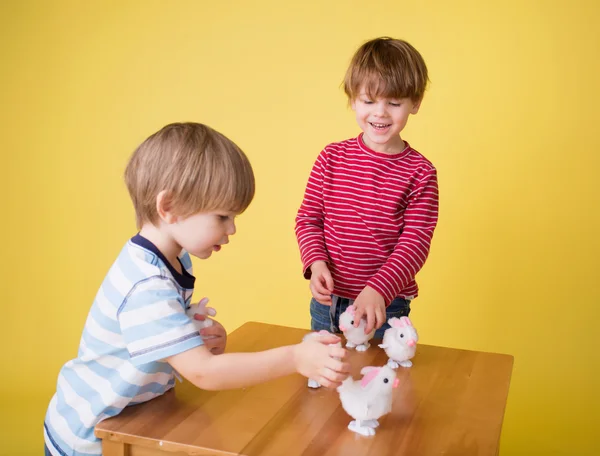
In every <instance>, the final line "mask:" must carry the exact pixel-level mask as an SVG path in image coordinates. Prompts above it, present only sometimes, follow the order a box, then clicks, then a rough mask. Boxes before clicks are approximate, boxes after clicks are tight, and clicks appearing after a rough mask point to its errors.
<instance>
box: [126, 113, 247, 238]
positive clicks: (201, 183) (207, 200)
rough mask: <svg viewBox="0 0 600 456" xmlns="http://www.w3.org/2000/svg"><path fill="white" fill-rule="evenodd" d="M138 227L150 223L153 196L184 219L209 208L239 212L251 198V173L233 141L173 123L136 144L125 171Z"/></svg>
mask: <svg viewBox="0 0 600 456" xmlns="http://www.w3.org/2000/svg"><path fill="white" fill-rule="evenodd" d="M125 183H126V184H127V189H128V190H129V195H130V196H131V200H132V201H133V206H134V208H135V214H136V221H137V226H138V228H141V226H142V225H143V224H144V223H147V222H150V223H152V224H156V223H157V222H158V219H159V216H158V213H157V210H156V198H157V196H158V194H159V193H160V192H161V191H163V190H165V191H166V195H167V198H168V202H169V207H170V208H171V210H172V211H174V213H175V214H176V215H178V216H181V217H188V216H190V215H193V214H197V213H199V212H209V211H215V210H223V211H231V212H234V213H236V214H239V213H242V212H243V211H244V210H245V209H246V208H247V207H248V206H249V205H250V202H251V201H252V198H253V197H254V173H253V172H252V166H251V165H250V162H249V161H248V158H247V157H246V155H245V154H244V152H242V150H241V149H240V148H239V147H238V146H236V145H235V144H234V143H233V141H231V140H229V139H227V138H226V137H225V136H223V135H222V134H221V133H219V132H217V131H215V130H213V129H212V128H210V127H207V126H206V125H203V124H199V123H192V122H188V123H173V124H170V125H167V126H165V127H163V128H162V129H161V130H159V131H158V132H156V133H154V134H153V135H152V136H150V137H149V138H148V139H146V140H145V141H144V142H143V143H142V144H140V145H139V146H138V148H137V149H136V150H135V152H134V153H133V155H132V156H131V158H130V160H129V163H128V164H127V168H126V169H125Z"/></svg>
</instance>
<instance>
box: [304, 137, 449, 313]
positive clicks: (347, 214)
mask: <svg viewBox="0 0 600 456" xmlns="http://www.w3.org/2000/svg"><path fill="white" fill-rule="evenodd" d="M437 219H438V185H437V173H436V170H435V168H434V166H433V165H432V164H431V163H430V162H429V161H428V160H427V159H426V158H425V157H423V155H421V154H420V153H419V152H417V151H416V150H414V149H412V148H411V147H410V146H409V145H408V143H407V144H406V147H405V149H404V150H403V151H402V152H400V153H398V154H395V155H389V154H384V153H380V152H375V151H373V150H371V149H369V148H368V147H367V146H366V145H365V144H364V142H363V141H362V135H361V136H359V137H357V138H353V139H349V140H346V141H343V142H339V143H333V144H330V145H328V146H327V147H325V149H324V150H323V151H322V152H321V153H320V155H319V157H318V158H317V160H316V162H315V164H314V166H313V169H312V171H311V173H310V177H309V179H308V184H307V186H306V191H305V194H304V200H303V201H302V205H301V206H300V209H299V210H298V215H297V217H296V237H297V240H298V245H299V247H300V255H301V259H302V264H303V268H304V269H303V271H304V276H305V277H306V278H307V279H309V278H310V275H311V272H310V266H311V265H312V264H313V263H314V262H315V261H318V260H323V261H325V262H327V263H328V266H329V269H330V271H331V274H332V276H333V280H334V285H335V288H334V291H333V293H334V294H335V295H338V296H341V297H344V298H349V299H356V297H357V296H358V294H359V293H360V292H361V291H362V290H363V288H364V287H365V286H366V285H369V286H370V287H372V288H374V289H375V290H376V291H377V292H378V293H379V294H381V295H382V296H383V298H384V300H385V302H386V305H389V303H390V302H391V301H392V300H393V299H394V298H395V297H397V296H401V297H405V298H413V297H416V296H417V294H418V287H417V283H416V281H415V275H416V274H417V272H418V271H419V270H420V269H421V268H422V267H423V265H424V264H425V260H426V259H427V256H428V254H429V248H430V245H431V239H432V236H433V232H434V229H435V227H436V224H437Z"/></svg>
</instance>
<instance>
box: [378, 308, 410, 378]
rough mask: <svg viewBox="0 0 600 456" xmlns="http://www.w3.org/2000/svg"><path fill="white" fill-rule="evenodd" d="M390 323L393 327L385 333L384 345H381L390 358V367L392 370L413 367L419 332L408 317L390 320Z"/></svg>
mask: <svg viewBox="0 0 600 456" xmlns="http://www.w3.org/2000/svg"><path fill="white" fill-rule="evenodd" d="M388 323H389V324H390V326H391V327H390V328H388V329H387V330H386V331H385V333H383V343H382V344H380V345H379V346H380V347H381V348H383V349H384V350H385V354H386V355H388V357H389V358H390V359H389V361H388V366H390V367H391V368H392V369H396V368H397V367H398V366H402V367H410V366H412V361H411V359H412V358H413V357H414V356H415V352H416V351H417V342H418V341H419V335H418V334H417V330H416V329H415V327H414V326H413V325H412V323H411V321H410V319H409V318H408V317H400V318H390V319H389V320H388Z"/></svg>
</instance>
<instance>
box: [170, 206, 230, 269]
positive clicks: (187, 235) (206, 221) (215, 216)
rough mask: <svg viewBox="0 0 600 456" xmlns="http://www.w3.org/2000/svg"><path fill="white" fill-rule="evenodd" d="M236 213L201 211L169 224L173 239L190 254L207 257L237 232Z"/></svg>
mask: <svg viewBox="0 0 600 456" xmlns="http://www.w3.org/2000/svg"><path fill="white" fill-rule="evenodd" d="M235 216H236V214H235V213H233V212H228V211H214V212H201V213H199V214H195V215H191V216H189V217H186V218H184V219H178V220H177V221H176V222H174V223H172V224H170V225H169V230H170V232H171V235H172V236H173V239H174V240H175V242H177V244H179V245H180V246H181V247H182V248H183V249H185V250H186V251H187V252H188V253H189V254H190V255H193V256H195V257H197V258H201V259H206V258H208V257H210V256H211V255H212V253H213V252H218V251H219V250H221V246H222V245H224V244H228V243H229V236H233V235H234V234H235Z"/></svg>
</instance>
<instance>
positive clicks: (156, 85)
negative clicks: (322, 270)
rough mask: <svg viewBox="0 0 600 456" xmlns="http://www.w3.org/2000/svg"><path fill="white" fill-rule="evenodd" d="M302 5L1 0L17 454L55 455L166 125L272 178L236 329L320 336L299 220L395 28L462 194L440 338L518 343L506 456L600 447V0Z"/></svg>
mask: <svg viewBox="0 0 600 456" xmlns="http://www.w3.org/2000/svg"><path fill="white" fill-rule="evenodd" d="M295 3H296V4H293V3H288V2H281V1H274V0H260V1H251V2H244V1H228V2H218V1H189V2H184V1H177V2H176V1H173V2H168V1H162V2H159V1H143V2H142V1H138V2H120V1H105V2H80V1H72V2H65V1H54V2H50V1H39V2H34V1H23V2H18V1H16V0H15V1H10V0H8V1H4V2H1V4H0V52H1V54H0V57H1V59H0V61H1V65H2V72H1V75H0V87H1V93H2V96H1V105H2V108H1V116H2V118H1V119H0V120H1V122H0V125H1V129H2V132H1V134H0V150H1V153H2V167H1V171H0V173H1V179H0V185H1V190H2V195H3V208H2V209H3V210H2V233H3V235H2V240H3V243H2V248H1V251H2V261H1V262H0V264H1V267H2V274H1V286H2V290H1V296H2V300H3V302H2V309H3V314H4V316H3V318H2V330H1V331H0V342H1V344H2V348H1V353H0V356H1V357H0V363H1V364H0V365H1V366H2V372H3V375H2V382H1V390H0V394H1V396H0V404H1V405H0V408H1V416H0V417H1V420H2V422H1V423H0V424H1V425H0V452H2V454H6V455H17V454H32V455H33V454H40V452H41V451H42V444H43V443H42V420H43V415H44V412H45V408H46V405H47V401H48V400H49V399H50V397H51V395H52V393H53V391H54V387H55V381H56V375H57V373H58V370H59V368H60V366H61V365H62V363H64V362H65V361H67V360H68V359H69V358H71V357H73V356H74V355H75V354H76V351H77V346H78V341H79V337H80V334H81V331H82V328H83V323H84V320H85V318H86V315H87V312H88V309H89V306H90V304H91V303H92V300H93V298H94V295H95V293H96V291H97V288H98V286H99V285H100V283H101V281H102V279H103V277H104V274H105V273H106V271H107V269H108V267H109V266H110V264H111V263H112V262H113V260H114V259H115V257H116V255H117V253H118V252H119V250H120V249H121V247H122V245H123V243H124V242H125V241H126V240H127V239H128V237H130V236H131V235H133V234H134V233H135V226H134V215H133V211H132V207H131V204H130V202H129V199H128V196H127V193H126V189H125V186H124V184H123V180H122V174H123V170H124V166H125V163H126V161H127V158H128V156H129V155H130V153H131V152H132V151H133V149H134V148H135V147H136V146H137V144H138V143H140V142H141V141H142V140H143V139H144V138H145V137H146V136H148V135H149V134H150V133H152V132H154V131H156V130H157V129H159V128H160V127H162V126H163V125H164V124H166V123H170V122H172V121H181V120H193V121H201V122H204V123H207V124H209V125H211V126H213V127H214V128H216V129H217V130H220V131H222V132H223V133H225V134H226V135H228V136H229V137H231V138H232V139H233V140H234V141H236V142H237V143H238V144H239V145H240V146H241V147H242V148H243V149H244V150H245V151H246V152H247V154H248V156H249V157H250V159H251V161H252V163H253V166H254V169H255V172H256V176H257V183H258V188H257V194H256V199H255V200H254V202H253V204H252V205H251V206H250V208H249V210H248V211H247V212H246V213H245V214H243V215H242V216H241V217H240V218H239V223H238V234H237V235H236V236H235V237H234V238H233V239H232V242H231V244H230V245H228V246H227V247H226V248H225V249H224V250H223V251H222V252H220V253H219V254H217V255H215V256H214V258H211V259H210V260H209V261H205V262H200V261H196V262H195V268H196V275H197V277H198V281H197V284H198V288H197V290H198V292H197V295H196V297H200V296H203V295H206V296H209V297H210V298H211V302H212V304H213V305H214V306H215V307H217V309H218V312H219V318H220V319H221V321H222V322H223V323H224V325H225V326H226V327H227V328H228V329H229V330H233V329H235V328H236V327H238V326H239V325H241V324H242V323H243V322H245V321H248V320H258V321H264V322H271V323H278V324H283V325H290V326H296V327H303V328H308V325H309V316H308V301H309V291H308V289H307V283H306V282H305V281H304V280H303V279H302V277H301V274H300V269H301V268H300V260H299V254H298V252H297V246H296V241H295V237H294V234H293V227H294V216H295V213H296V210H297V208H298V205H299V204H300V201H301V198H302V195H303V191H304V185H305V183H306V179H307V177H308V173H309V170H310V168H311V166H312V163H313V161H314V159H315V158H316V156H317V154H318V152H319V151H320V150H321V148H322V147H323V146H325V145H326V144H327V143H329V142H332V141H337V140H342V139H346V138H348V137H352V136H354V135H356V134H357V133H358V132H359V130H358V127H357V126H356V123H355V121H354V117H353V115H352V112H351V111H350V110H349V109H348V108H347V107H346V100H345V98H344V95H343V93H342V91H341V89H340V87H339V85H340V82H341V80H342V77H343V74H344V71H345V69H346V66H347V64H348V62H349V59H350V57H351V55H352V53H353V52H354V51H355V49H356V48H357V47H358V46H359V45H360V44H361V43H362V42H363V41H365V40H367V39H369V38H373V37H376V36H382V35H391V36H394V37H400V38H404V39H406V40H408V41H410V42H411V43H412V44H414V45H415V46H416V47H417V48H418V49H419V50H420V51H421V53H422V54H423V56H424V57H425V59H426V61H427V63H428V66H429V70H430V74H431V80H432V84H431V86H430V89H429V91H428V92H427V94H426V97H425V101H424V103H423V106H422V109H421V112H420V113H419V114H418V115H417V116H415V117H413V118H412V119H411V120H410V121H409V125H408V127H407V129H406V130H405V134H404V135H403V136H404V137H405V139H407V140H408V141H409V142H410V143H411V144H412V145H413V146H414V147H415V148H417V149H418V150H420V151H421V152H423V153H424V154H425V155H426V156H427V157H428V158H429V159H430V160H432V161H433V162H434V164H435V165H436V167H437V169H438V172H439V184H440V194H441V201H440V221H439V225H438V228H437V231H436V235H435V238H434V243H433V247H432V251H431V254H430V257H429V260H428V262H427V264H426V265H425V268H424V269H423V271H422V272H421V273H420V274H419V276H418V280H419V283H420V286H421V290H422V291H421V296H420V297H419V298H418V299H417V300H416V301H415V302H414V306H413V309H414V312H413V314H412V315H411V316H412V317H413V321H414V323H415V325H416V326H417V327H418V329H419V332H420V335H421V341H422V342H423V343H426V344H436V345H443V346H450V347H460V348H466V349H474V350H484V351H493V352H501V353H509V354H513V355H514V356H515V366H514V371H513V378H512V383H511V389H510V395H509V400H508V405H507V410H506V416H505V422H504V428H503V436H502V441H501V454H503V455H538V454H539V455H597V454H600V444H599V443H598V436H597V429H598V421H599V420H600V412H599V409H600V401H599V394H598V392H597V388H598V385H599V382H598V379H597V374H598V365H599V361H600V357H599V356H598V349H599V347H600V344H599V343H598V337H597V334H598V317H599V316H600V315H599V311H598V306H599V304H600V293H599V281H600V280H599V271H598V257H599V255H600V245H599V239H600V237H599V234H600V217H599V215H598V212H599V211H598V209H599V203H600V191H599V190H598V185H599V184H598V178H599V176H598V174H599V172H598V171H599V169H600V167H599V165H600V159H599V153H600V140H599V139H598V138H599V136H598V106H599V105H600V96H599V95H600V89H599V81H600V64H599V61H600V59H599V55H600V32H599V29H600V27H599V26H598V23H599V20H600V6H599V5H600V4H599V3H598V2H597V1H594V0H590V1H584V0H569V1H567V0H564V1H558V0H556V1H550V0H549V1H542V0H539V1H521V0H503V1H493V2H481V1H468V0H457V1H452V2H449V1H445V0H429V1H420V2H416V1H403V0H393V1H385V0H380V1H377V2H367V1H364V0H361V1H344V2H342V1H339V2H327V1H318V2H295ZM432 437H433V436H432ZM467 440H468V437H467Z"/></svg>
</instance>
